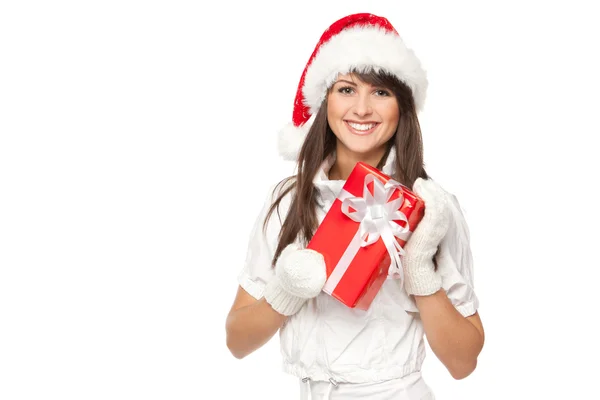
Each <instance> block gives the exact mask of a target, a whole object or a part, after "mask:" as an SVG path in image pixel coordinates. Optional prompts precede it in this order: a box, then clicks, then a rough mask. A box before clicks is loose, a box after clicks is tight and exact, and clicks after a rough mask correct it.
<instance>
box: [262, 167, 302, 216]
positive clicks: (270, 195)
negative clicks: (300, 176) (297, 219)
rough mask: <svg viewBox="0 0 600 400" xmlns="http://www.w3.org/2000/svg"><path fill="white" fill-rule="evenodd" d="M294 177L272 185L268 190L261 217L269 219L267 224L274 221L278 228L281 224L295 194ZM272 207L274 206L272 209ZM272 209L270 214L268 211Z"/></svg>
mask: <svg viewBox="0 0 600 400" xmlns="http://www.w3.org/2000/svg"><path fill="white" fill-rule="evenodd" d="M295 182H296V179H295V176H290V177H287V178H284V179H282V180H280V181H279V182H277V183H275V184H272V185H270V186H269V188H268V192H267V196H266V198H265V203H264V206H263V216H264V217H267V216H268V217H269V222H268V223H269V224H272V223H274V222H275V221H274V220H276V221H277V222H279V223H278V225H279V226H281V225H282V224H283V220H284V219H285V217H286V215H287V213H288V211H289V208H290V205H291V203H292V198H293V196H294V192H295V187H296V185H295ZM273 206H275V207H274V208H273ZM271 208H273V210H272V212H271V213H270V214H269V211H270V210H271Z"/></svg>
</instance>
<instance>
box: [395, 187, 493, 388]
mask: <svg viewBox="0 0 600 400" xmlns="http://www.w3.org/2000/svg"><path fill="white" fill-rule="evenodd" d="M413 190H414V191H415V192H416V193H417V194H418V195H419V196H420V197H421V198H422V199H423V200H424V201H425V215H424V216H423V219H422V220H421V222H420V223H419V224H418V225H417V227H416V228H415V231H414V233H413V234H412V235H411V237H410V238H409V240H408V242H407V244H406V248H405V250H406V254H405V256H404V258H403V261H402V263H403V267H404V271H405V285H404V286H405V289H406V291H407V293H408V294H411V295H414V298H415V302H416V305H417V308H418V309H419V314H420V318H421V320H422V322H423V328H424V330H425V335H426V336H427V341H428V342H429V345H430V346H431V350H432V351H433V352H434V353H435V355H436V356H437V358H438V359H439V360H440V361H441V362H442V363H443V364H444V366H446V368H447V369H448V371H449V372H450V374H451V375H452V377H454V378H455V379H463V378H465V377H467V376H469V375H470V374H471V373H472V372H473V371H474V370H475V367H476V365H477V357H478V355H479V353H480V352H481V350H482V348H483V343H484V332H483V326H482V324H481V320H480V318H479V315H478V314H477V312H476V311H475V310H476V309H465V308H463V311H462V312H463V313H465V315H468V314H466V313H467V312H468V313H470V314H473V315H471V316H469V317H466V318H465V317H464V316H463V314H461V313H460V312H459V311H458V310H457V308H456V307H455V306H454V304H453V301H451V300H450V299H451V298H452V288H451V287H450V288H449V287H447V285H453V286H454V285H455V286H459V284H458V282H453V281H452V279H453V278H452V273H451V270H445V277H446V278H445V279H446V287H445V289H446V290H448V292H446V290H444V289H443V285H442V274H441V273H440V271H438V270H437V268H436V266H435V264H434V258H435V257H436V253H437V251H438V247H439V246H440V243H441V242H442V239H443V238H444V237H446V234H447V233H448V232H449V229H450V226H451V225H452V226H453V232H452V233H450V236H449V238H450V241H449V242H447V243H452V244H451V245H448V244H446V245H445V246H463V250H464V251H469V254H470V250H468V249H467V248H466V247H465V246H467V244H466V243H465V242H462V243H461V244H459V242H457V241H455V240H453V238H456V237H458V236H456V233H455V232H456V230H455V229H456V226H457V225H456V224H451V222H452V212H451V211H450V209H449V206H450V203H449V202H450V201H451V200H450V199H449V197H448V196H447V194H446V192H445V191H444V190H443V189H441V187H439V186H438V185H437V184H436V183H435V182H432V181H430V180H422V179H420V178H419V179H417V181H415V185H414V187H413ZM444 248H446V249H447V248H448V247H444ZM465 249H466V250H465ZM441 257H442V258H445V257H448V259H450V258H451V256H450V257H449V256H448V255H447V254H446V255H445V256H441ZM438 261H439V260H438ZM448 262H449V261H443V262H442V265H439V267H440V268H446V266H448V265H451V262H450V264H447V263H448ZM467 268H468V267H467ZM455 278H456V277H455ZM455 278H454V279H455ZM448 280H450V281H448ZM449 296H450V297H449Z"/></svg>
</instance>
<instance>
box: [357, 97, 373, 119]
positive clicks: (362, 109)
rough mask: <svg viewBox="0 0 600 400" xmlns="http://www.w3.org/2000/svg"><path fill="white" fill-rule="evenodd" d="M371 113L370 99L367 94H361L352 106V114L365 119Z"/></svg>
mask: <svg viewBox="0 0 600 400" xmlns="http://www.w3.org/2000/svg"><path fill="white" fill-rule="evenodd" d="M372 112H373V109H372V108H371V99H370V96H369V95H368V94H361V95H359V96H357V98H356V103H355V104H354V114H356V115H357V116H359V117H365V116H367V115H370V114H371V113H372Z"/></svg>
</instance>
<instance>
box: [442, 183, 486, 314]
mask: <svg viewBox="0 0 600 400" xmlns="http://www.w3.org/2000/svg"><path fill="white" fill-rule="evenodd" d="M450 198H451V202H450V208H451V210H452V217H453V222H451V223H450V227H449V229H448V233H447V234H446V236H445V237H444V239H442V242H441V244H440V251H439V254H438V255H437V257H436V261H437V265H438V268H439V271H440V273H441V276H442V287H443V288H444V290H445V291H446V294H447V295H448V298H449V299H450V301H451V302H452V304H453V305H454V307H455V308H456V309H457V310H458V312H460V313H461V314H462V315H463V316H464V317H468V316H470V315H473V314H475V312H476V311H477V309H478V307H479V299H478V298H477V295H476V294H475V288H474V276H473V256H472V253H471V245H470V234H469V228H468V225H467V222H466V220H465V217H464V215H463V212H462V210H461V207H460V204H459V203H458V200H457V198H456V196H454V195H451V194H450Z"/></svg>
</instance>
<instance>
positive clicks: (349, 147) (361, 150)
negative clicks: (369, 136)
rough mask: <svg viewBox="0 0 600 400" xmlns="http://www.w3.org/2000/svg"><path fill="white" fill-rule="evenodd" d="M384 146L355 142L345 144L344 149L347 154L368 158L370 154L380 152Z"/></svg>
mask: <svg viewBox="0 0 600 400" xmlns="http://www.w3.org/2000/svg"><path fill="white" fill-rule="evenodd" d="M384 146H385V144H383V145H374V144H371V143H369V144H367V143H356V141H355V140H354V141H347V142H344V147H345V150H346V151H347V152H349V153H353V154H356V155H359V156H368V155H370V154H373V153H374V152H377V151H380V150H381V149H382V148H383V147H384Z"/></svg>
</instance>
